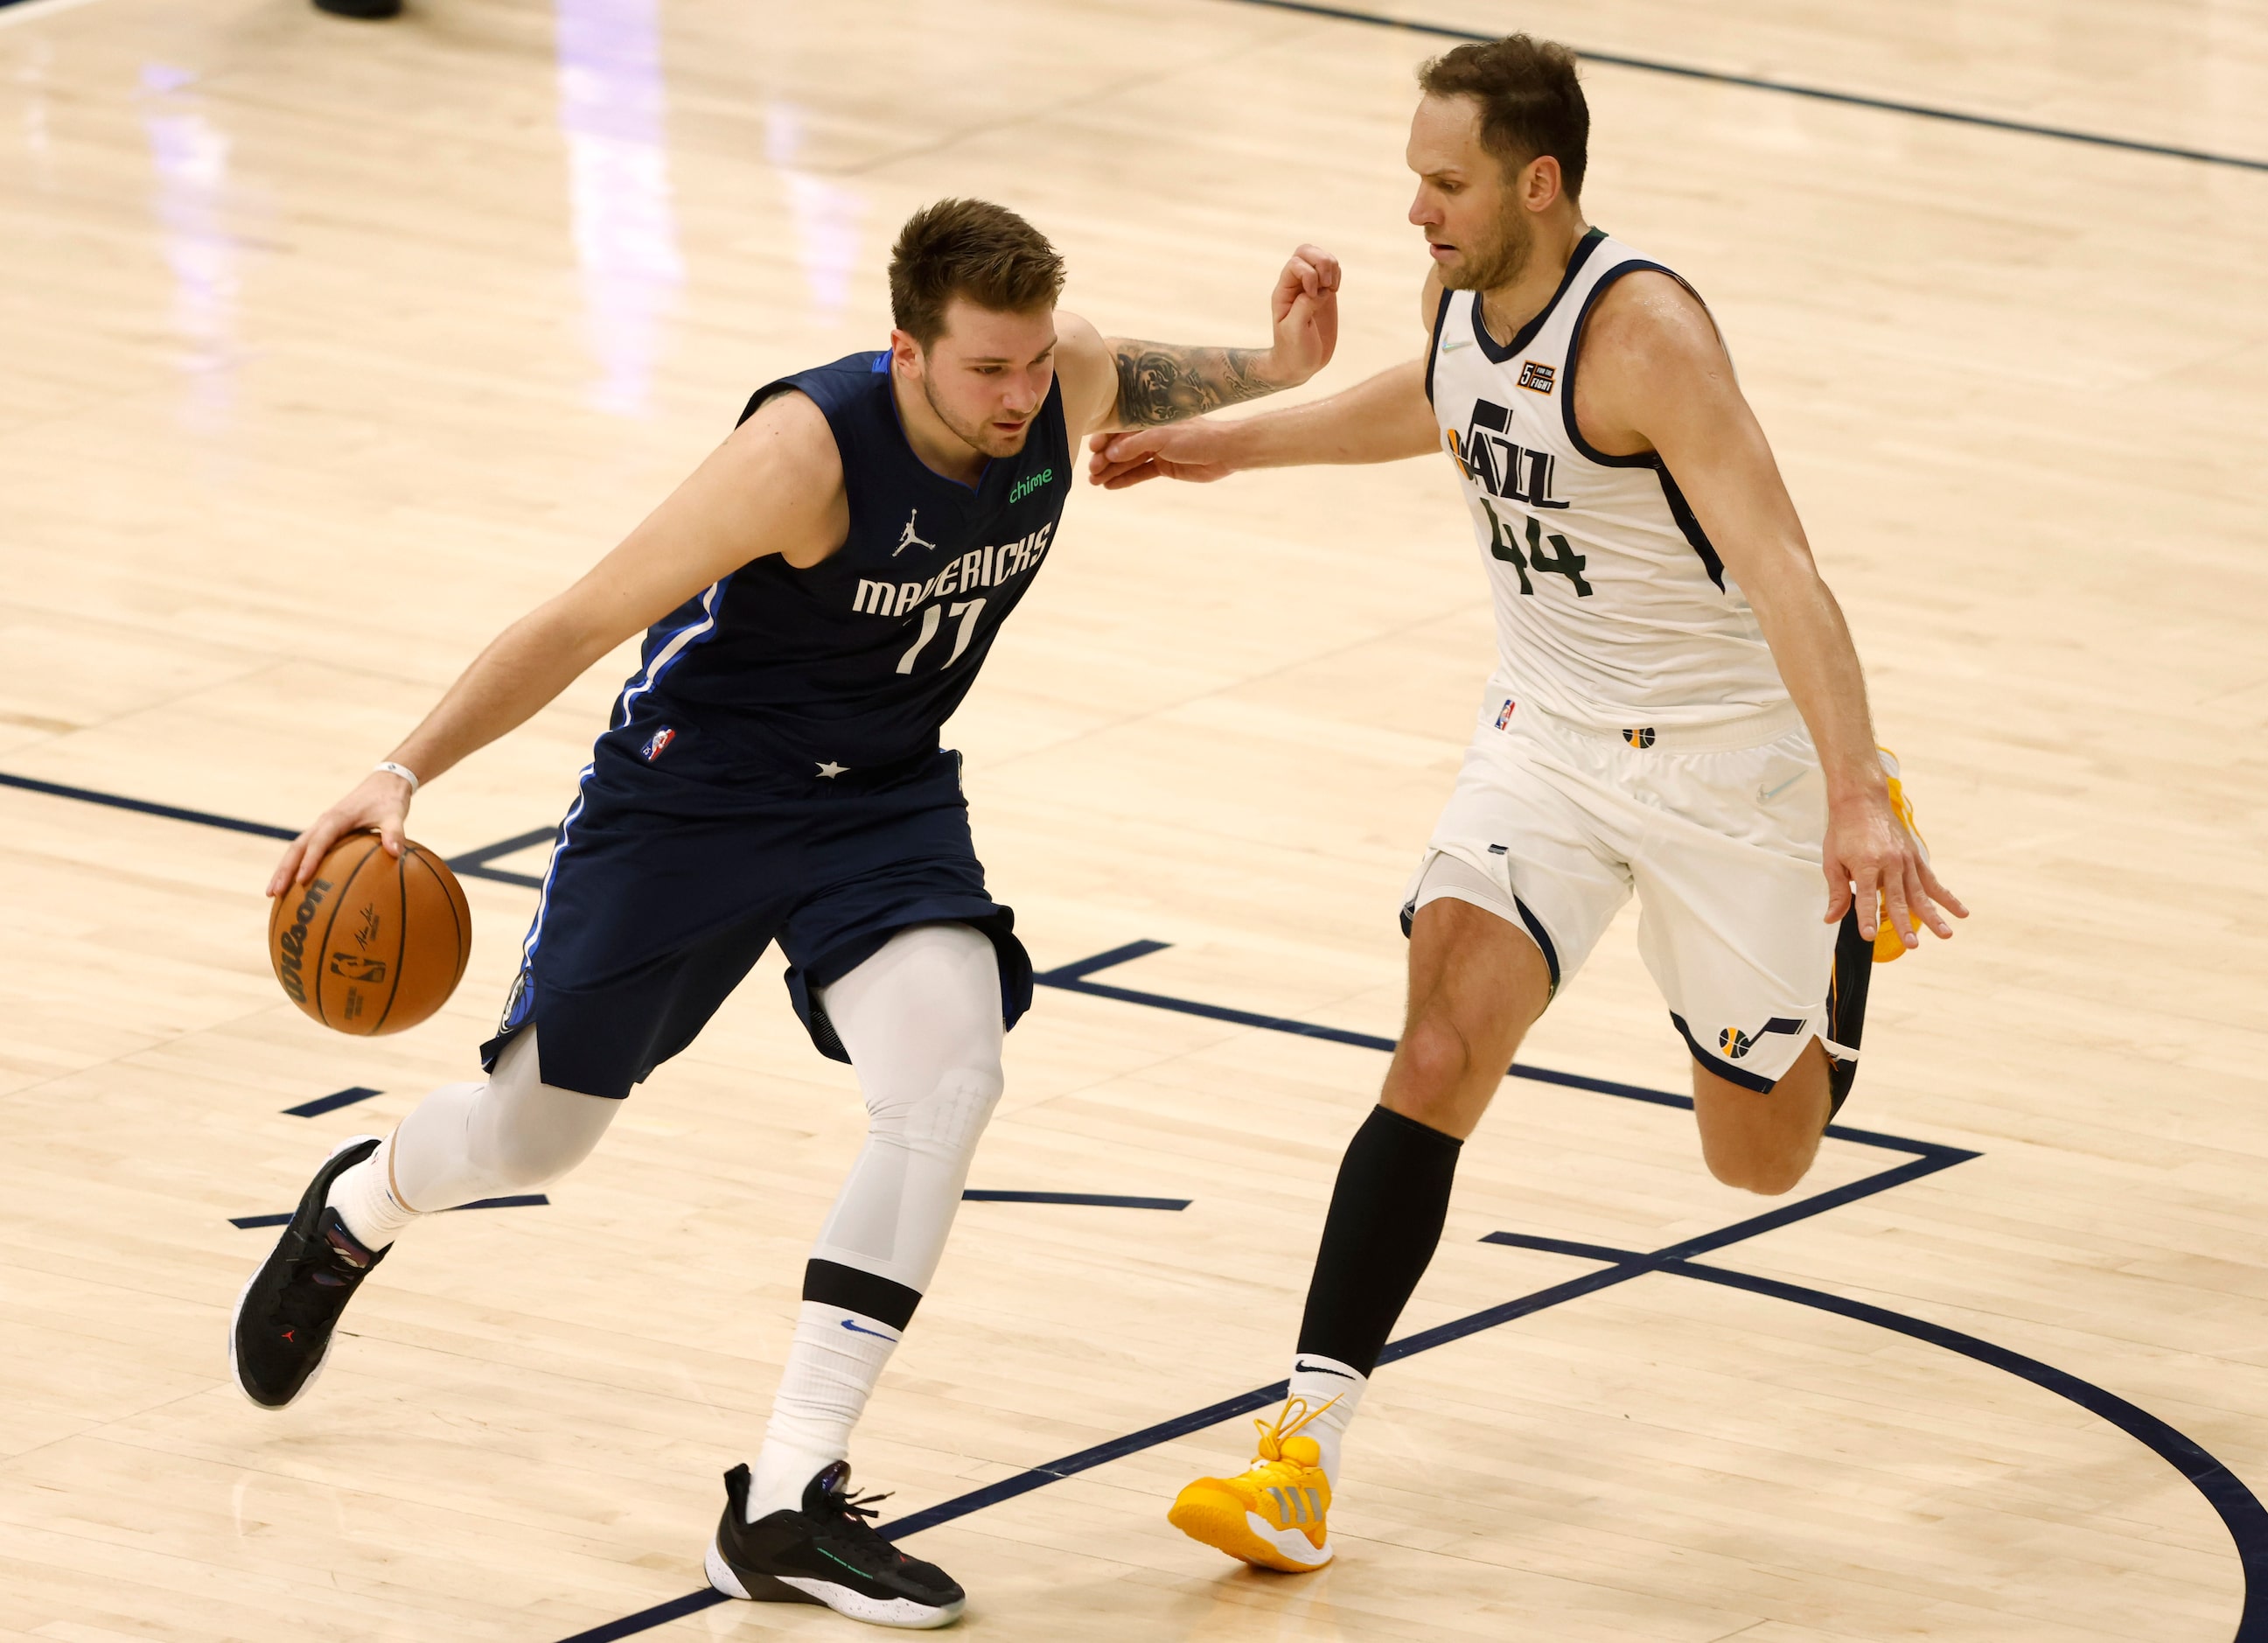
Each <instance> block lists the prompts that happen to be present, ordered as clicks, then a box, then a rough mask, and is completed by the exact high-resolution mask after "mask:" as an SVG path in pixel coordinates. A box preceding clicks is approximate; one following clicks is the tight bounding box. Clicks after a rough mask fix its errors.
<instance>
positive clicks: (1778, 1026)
mask: <svg viewBox="0 0 2268 1643" xmlns="http://www.w3.org/2000/svg"><path fill="white" fill-rule="evenodd" d="M1802 1030H1803V1023H1802V1022H1801V1021H1799V1020H1791V1019H1790V1018H1789V1017H1787V1016H1785V1015H1775V1016H1774V1017H1772V1019H1771V1020H1769V1021H1766V1022H1765V1023H1764V1025H1763V1026H1762V1027H1759V1028H1756V1031H1755V1032H1753V1033H1744V1032H1742V1030H1741V1029H1740V1028H1737V1027H1728V1028H1726V1029H1725V1030H1724V1031H1723V1032H1721V1033H1719V1034H1718V1035H1717V1047H1718V1048H1719V1050H1723V1051H1724V1052H1725V1053H1726V1054H1727V1055H1728V1056H1730V1057H1732V1058H1733V1059H1734V1060H1735V1061H1738V1060H1739V1059H1740V1058H1741V1057H1742V1056H1745V1055H1747V1054H1748V1053H1749V1051H1750V1050H1754V1049H1755V1048H1756V1040H1758V1039H1759V1038H1762V1037H1763V1036H1764V1035H1765V1034H1766V1033H1800V1032H1801V1031H1802Z"/></svg>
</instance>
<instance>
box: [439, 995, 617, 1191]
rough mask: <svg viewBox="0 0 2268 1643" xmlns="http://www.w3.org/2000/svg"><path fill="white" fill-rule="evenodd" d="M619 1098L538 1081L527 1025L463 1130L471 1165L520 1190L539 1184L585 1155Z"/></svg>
mask: <svg viewBox="0 0 2268 1643" xmlns="http://www.w3.org/2000/svg"><path fill="white" fill-rule="evenodd" d="M621 1109H622V1102H620V1101H609V1100H608V1099H607V1098H606V1097H605V1096H602V1095H585V1094H583V1093H582V1092H580V1091H579V1090H563V1089H557V1088H555V1087H552V1086H550V1085H549V1084H546V1083H544V1082H543V1074H542V1061H541V1057H539V1056H538V1055H537V1054H536V1050H535V1029H534V1028H533V1027H530V1028H525V1029H523V1030H522V1032H521V1033H520V1034H519V1036H518V1037H517V1038H515V1039H514V1040H513V1041H512V1043H511V1044H510V1045H508V1046H506V1048H505V1050H504V1055H503V1057H501V1058H500V1059H499V1060H498V1061H497V1069H496V1076H495V1077H494V1078H492V1079H490V1080H489V1084H488V1087H487V1088H486V1089H485V1090H483V1091H482V1093H481V1094H480V1097H479V1099H478V1100H477V1101H475V1103H474V1105H473V1109H472V1112H471V1115H470V1117H469V1120H468V1123H467V1124H466V1129H465V1140H466V1151H467V1153H468V1155H469V1157H470V1159H471V1160H472V1163H473V1165H474V1167H475V1168H476V1169H478V1170H479V1171H480V1172H481V1173H482V1174H483V1175H487V1176H489V1177H490V1179H492V1180H494V1181H496V1182H497V1183H502V1184H504V1185H506V1186H509V1187H512V1188H515V1189H518V1190H521V1191H526V1190H530V1189H532V1188H535V1187H541V1186H547V1185H549V1183H552V1182H554V1181H556V1180H557V1179H558V1178H559V1177H560V1176H562V1175H565V1174H566V1173H567V1172H568V1171H569V1170H571V1169H572V1168H575V1166H576V1165H578V1164H579V1163H581V1162H582V1161H583V1160H585V1159H586V1158H588V1157H589V1156H590V1155H591V1152H592V1149H593V1148H594V1147H596V1146H598V1144H599V1138H600V1136H602V1135H604V1134H605V1133H606V1132H607V1126H608V1124H611V1123H613V1122H614V1117H615V1113H616V1112H618V1111H620V1110H621Z"/></svg>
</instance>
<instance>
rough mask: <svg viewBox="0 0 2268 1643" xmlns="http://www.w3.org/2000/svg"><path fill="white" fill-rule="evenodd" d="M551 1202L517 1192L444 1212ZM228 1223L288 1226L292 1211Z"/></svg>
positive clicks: (527, 1206)
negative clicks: (509, 1195)
mask: <svg viewBox="0 0 2268 1643" xmlns="http://www.w3.org/2000/svg"><path fill="white" fill-rule="evenodd" d="M550 1202H551V1200H550V1199H549V1197H545V1196H544V1195H543V1194H542V1193H541V1192H516V1193H513V1194H512V1196H511V1197H504V1198H475V1199H474V1200H473V1201H472V1202H471V1203H470V1204H452V1205H450V1206H449V1207H448V1208H447V1209H446V1210H444V1211H443V1212H442V1213H443V1214H445V1215H453V1214H455V1213H456V1212H458V1211H459V1210H526V1209H534V1208H536V1207H537V1206H539V1205H545V1204H549V1203H550ZM228 1224H229V1225H230V1226H232V1227H240V1228H242V1229H243V1230H245V1231H247V1232H249V1231H250V1230H251V1229H252V1228H253V1227H288V1226H290V1225H291V1212H290V1211H288V1210H287V1211H285V1212H284V1213H283V1214H281V1215H232V1216H230V1217H229V1218H228Z"/></svg>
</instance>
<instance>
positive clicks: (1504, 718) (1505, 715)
mask: <svg viewBox="0 0 2268 1643" xmlns="http://www.w3.org/2000/svg"><path fill="white" fill-rule="evenodd" d="M1519 705H1520V704H1519V703H1517V702H1506V704H1504V711H1502V712H1501V713H1499V714H1498V715H1497V716H1496V727H1497V728H1498V729H1499V730H1502V729H1503V728H1504V727H1505V726H1506V725H1509V724H1510V723H1512V710H1513V709H1514V708H1515V707H1518V706H1519Z"/></svg>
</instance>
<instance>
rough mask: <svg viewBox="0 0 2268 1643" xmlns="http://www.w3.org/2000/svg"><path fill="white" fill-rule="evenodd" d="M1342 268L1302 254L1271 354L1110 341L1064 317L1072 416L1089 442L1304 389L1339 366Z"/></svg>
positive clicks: (1319, 254) (1275, 310)
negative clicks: (1333, 361) (1335, 352)
mask: <svg viewBox="0 0 2268 1643" xmlns="http://www.w3.org/2000/svg"><path fill="white" fill-rule="evenodd" d="M1338 290H1339V265H1338V262H1337V259H1336V258H1334V257H1333V256H1332V255H1331V254H1329V252H1326V251H1319V250H1317V249H1316V248H1315V247H1313V246H1301V247H1300V248H1299V250H1298V251H1296V252H1294V253H1293V254H1292V260H1291V261H1290V262H1286V263H1285V265H1284V272H1283V273H1282V274H1281V275H1279V276H1278V278H1277V281H1276V290H1275V291H1274V293H1273V296H1272V298H1271V300H1270V315H1271V317H1272V319H1273V320H1274V322H1275V333H1276V335H1275V342H1274V345H1273V346H1272V347H1269V348H1184V347H1180V346H1177V345H1175V344H1174V343H1139V342H1134V341H1131V340H1130V339H1128V338H1125V337H1116V336H1114V337H1109V338H1104V337H1102V336H1101V335H1097V334H1096V332H1095V329H1094V327H1093V326H1091V325H1089V324H1087V323H1086V321H1085V320H1079V319H1076V318H1074V317H1073V316H1072V315H1070V314H1067V313H1057V316H1056V333H1057V339H1058V344H1059V346H1058V352H1057V360H1058V362H1059V363H1058V365H1057V369H1058V370H1059V371H1060V372H1061V373H1062V376H1063V379H1064V402H1065V409H1067V410H1068V411H1069V412H1070V413H1071V416H1072V418H1073V421H1074V425H1075V426H1077V427H1079V429H1080V431H1083V432H1086V433H1108V432H1110V431H1113V430H1116V429H1122V428H1155V427H1158V426H1160V424H1165V423H1169V422H1179V421H1181V420H1182V418H1183V417H1187V416H1204V414H1205V413H1206V412H1207V411H1212V410H1219V409H1220V408H1221V407H1222V406H1224V405H1235V404H1239V403H1241V402H1243V401H1245V400H1249V399H1257V398H1259V397H1260V395H1262V394H1273V393H1275V392H1276V391H1277V390H1278V389H1279V388H1289V387H1298V386H1299V385H1300V383H1302V382H1305V381H1306V380H1307V379H1308V378H1309V377H1312V376H1314V374H1315V372H1318V371H1321V370H1322V368H1323V367H1324V366H1325V365H1328V364H1329V362H1330V357H1331V350H1332V349H1333V347H1334V346H1336V345H1337V342H1338V328H1339V311H1338Z"/></svg>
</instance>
